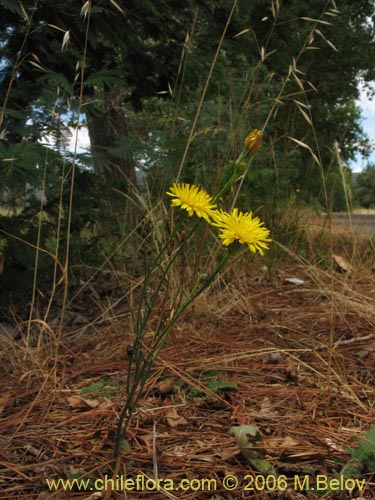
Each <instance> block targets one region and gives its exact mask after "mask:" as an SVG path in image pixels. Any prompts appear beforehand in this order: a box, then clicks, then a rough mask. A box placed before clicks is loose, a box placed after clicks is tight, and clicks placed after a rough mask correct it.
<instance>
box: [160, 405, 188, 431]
mask: <svg viewBox="0 0 375 500" xmlns="http://www.w3.org/2000/svg"><path fill="white" fill-rule="evenodd" d="M165 417H166V419H167V422H168V425H169V427H177V426H178V425H186V424H187V420H186V418H185V417H183V416H182V415H180V414H179V413H178V411H177V409H176V408H175V407H172V408H168V410H167V412H166V414H165Z"/></svg>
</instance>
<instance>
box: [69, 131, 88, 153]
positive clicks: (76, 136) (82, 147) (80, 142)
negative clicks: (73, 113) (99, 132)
mask: <svg viewBox="0 0 375 500" xmlns="http://www.w3.org/2000/svg"><path fill="white" fill-rule="evenodd" d="M70 132H71V134H72V135H71V137H70V139H69V147H68V149H69V151H72V152H74V149H75V145H76V141H77V151H76V153H86V152H87V150H88V149H89V148H90V138H89V131H88V129H87V128H86V127H80V128H79V129H74V128H71V129H70Z"/></svg>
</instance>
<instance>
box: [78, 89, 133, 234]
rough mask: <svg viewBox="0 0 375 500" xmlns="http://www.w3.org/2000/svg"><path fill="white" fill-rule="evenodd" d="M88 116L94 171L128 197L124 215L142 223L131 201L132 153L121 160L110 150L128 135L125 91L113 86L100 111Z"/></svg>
mask: <svg viewBox="0 0 375 500" xmlns="http://www.w3.org/2000/svg"><path fill="white" fill-rule="evenodd" d="M88 108H89V107H88ZM86 116H87V126H88V131H89V136H90V142H91V151H92V155H93V162H94V168H95V171H96V173H97V174H98V175H99V176H100V177H101V178H102V179H104V180H105V181H106V183H107V184H108V185H109V186H111V187H113V188H116V189H118V190H119V191H122V192H123V193H124V194H126V195H127V196H126V197H122V198H121V202H122V203H124V202H125V204H126V207H125V213H124V212H123V215H124V217H125V219H126V221H127V222H129V223H130V224H131V225H134V224H136V223H138V222H139V209H138V207H137V206H136V204H135V202H133V201H132V199H131V195H132V193H133V192H134V191H136V190H137V178H136V172H135V165H134V160H133V158H132V157H131V155H130V154H128V155H126V154H124V156H123V157H120V158H119V157H118V156H117V155H116V156H115V155H113V154H112V153H111V151H110V150H111V149H112V148H115V147H118V146H119V145H120V144H121V142H122V143H123V141H124V138H126V137H127V135H128V126H127V123H126V115H125V110H124V106H123V94H122V91H121V90H120V89H119V88H117V87H112V88H111V89H110V90H109V91H108V92H107V93H106V94H105V96H104V100H103V101H102V104H101V106H100V108H99V107H95V109H92V110H88V111H87V112H86ZM115 198H117V197H116V196H115V197H111V199H110V200H109V209H110V212H111V215H115V214H116V212H117V208H118V204H117V207H116V201H115Z"/></svg>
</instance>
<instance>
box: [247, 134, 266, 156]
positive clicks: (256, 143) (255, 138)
mask: <svg viewBox="0 0 375 500" xmlns="http://www.w3.org/2000/svg"><path fill="white" fill-rule="evenodd" d="M262 142H263V131H262V130H258V129H257V128H255V129H254V130H253V131H252V132H250V134H249V135H248V136H247V137H246V139H245V144H244V150H245V151H247V152H249V153H255V151H258V149H259V148H260V147H261V145H262Z"/></svg>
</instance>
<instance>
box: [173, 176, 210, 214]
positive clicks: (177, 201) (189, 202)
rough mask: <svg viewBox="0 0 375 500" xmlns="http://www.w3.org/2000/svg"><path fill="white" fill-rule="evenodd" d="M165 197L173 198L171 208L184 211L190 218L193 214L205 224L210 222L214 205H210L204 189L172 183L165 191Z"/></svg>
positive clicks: (208, 196)
mask: <svg viewBox="0 0 375 500" xmlns="http://www.w3.org/2000/svg"><path fill="white" fill-rule="evenodd" d="M167 195H168V196H172V197H173V198H174V199H173V200H172V201H171V205H172V206H173V207H180V208H181V209H183V210H186V211H187V213H188V214H189V215H190V217H191V216H192V215H194V213H195V214H196V215H197V216H198V217H203V219H205V220H206V221H207V222H211V219H212V218H213V217H214V214H215V209H216V204H214V203H212V197H211V196H210V195H209V194H208V193H207V192H206V191H205V190H204V189H200V188H199V187H198V186H195V185H194V184H193V185H190V184H185V183H176V182H174V183H173V186H172V187H171V188H170V189H169V191H167Z"/></svg>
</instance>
